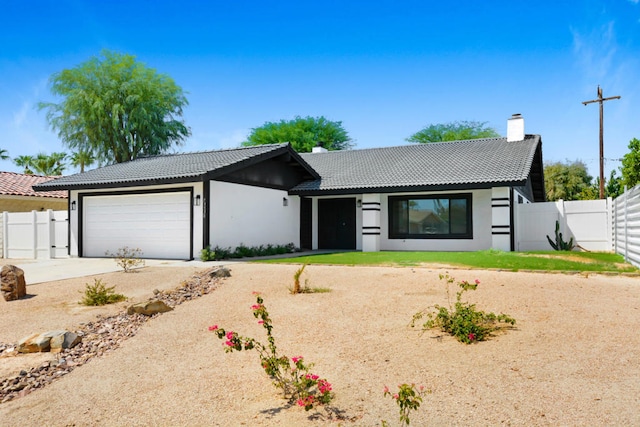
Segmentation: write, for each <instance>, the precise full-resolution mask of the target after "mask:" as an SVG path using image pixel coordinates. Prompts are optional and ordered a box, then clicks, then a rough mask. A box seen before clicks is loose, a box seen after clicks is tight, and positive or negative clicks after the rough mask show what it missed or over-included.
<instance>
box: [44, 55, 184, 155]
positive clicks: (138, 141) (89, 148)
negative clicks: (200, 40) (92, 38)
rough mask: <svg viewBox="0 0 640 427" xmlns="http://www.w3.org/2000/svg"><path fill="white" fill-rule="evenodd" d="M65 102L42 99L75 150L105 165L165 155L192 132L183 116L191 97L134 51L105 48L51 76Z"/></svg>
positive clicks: (61, 134) (54, 124) (50, 117)
mask: <svg viewBox="0 0 640 427" xmlns="http://www.w3.org/2000/svg"><path fill="white" fill-rule="evenodd" d="M50 84H51V92H52V93H53V94H54V95H57V96H60V97H62V98H63V100H62V102H60V103H58V104H56V103H40V104H39V107H40V109H45V110H47V120H48V122H49V124H50V126H51V127H52V128H53V129H54V130H57V132H58V136H59V137H60V139H61V140H62V141H63V143H64V144H66V145H67V146H68V147H69V148H70V149H72V150H73V151H78V152H79V151H86V152H90V153H92V154H93V155H94V156H95V159H96V160H97V161H98V162H101V163H106V164H110V163H120V162H126V161H129V160H133V159H135V158H137V157H139V156H144V155H155V154H161V153H164V152H166V151H167V150H169V149H170V148H171V147H172V146H173V145H174V144H176V145H179V144H181V143H182V142H183V141H184V139H185V138H186V137H188V136H189V135H190V130H189V128H188V127H186V126H185V124H184V122H183V121H182V120H181V117H182V108H183V107H184V106H185V105H187V99H186V97H185V95H184V93H183V91H182V88H180V86H178V85H176V83H175V82H174V81H173V79H172V78H171V77H169V76H168V75H166V74H159V73H157V72H156V70H154V69H152V68H147V67H146V66H145V65H144V64H142V63H140V62H136V60H135V57H134V56H132V55H126V54H120V53H115V52H110V51H107V50H105V51H102V53H101V56H100V57H93V58H91V59H89V60H88V61H86V62H84V63H82V64H80V65H78V66H76V67H75V68H71V69H67V70H62V71H61V72H59V73H56V74H53V75H52V76H51V78H50Z"/></svg>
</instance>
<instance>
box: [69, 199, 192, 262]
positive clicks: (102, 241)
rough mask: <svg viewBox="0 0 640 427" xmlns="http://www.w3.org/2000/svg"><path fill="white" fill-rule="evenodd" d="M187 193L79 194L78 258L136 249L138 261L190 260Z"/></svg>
mask: <svg viewBox="0 0 640 427" xmlns="http://www.w3.org/2000/svg"><path fill="white" fill-rule="evenodd" d="M191 194H192V192H191V191H190V190H189V191H170V192H160V193H158V192H154V193H130V194H92V195H83V196H82V200H81V203H80V206H81V210H82V212H80V214H81V218H82V226H81V227H80V229H81V230H82V236H81V244H82V250H81V254H82V255H81V256H84V257H104V256H105V253H106V252H107V251H108V252H110V253H115V252H117V251H118V249H119V248H122V247H124V246H128V247H129V248H140V249H141V250H142V258H154V259H192V258H193V256H192V247H193V245H192V232H191V230H192V211H191Z"/></svg>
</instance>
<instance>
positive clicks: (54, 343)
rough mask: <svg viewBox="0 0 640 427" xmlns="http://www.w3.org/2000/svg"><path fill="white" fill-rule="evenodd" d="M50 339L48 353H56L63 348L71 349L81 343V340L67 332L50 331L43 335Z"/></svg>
mask: <svg viewBox="0 0 640 427" xmlns="http://www.w3.org/2000/svg"><path fill="white" fill-rule="evenodd" d="M45 335H46V336H49V337H51V341H50V343H49V344H50V351H52V352H54V353H58V352H60V351H62V350H63V349H65V348H73V347H75V346H76V345H77V344H79V343H80V342H81V341H82V338H81V337H80V336H78V334H75V333H73V332H69V331H51V332H47V333H46V334H45Z"/></svg>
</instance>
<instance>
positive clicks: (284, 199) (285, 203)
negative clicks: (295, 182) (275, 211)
mask: <svg viewBox="0 0 640 427" xmlns="http://www.w3.org/2000/svg"><path fill="white" fill-rule="evenodd" d="M282 206H289V199H287V198H286V197H283V198H282Z"/></svg>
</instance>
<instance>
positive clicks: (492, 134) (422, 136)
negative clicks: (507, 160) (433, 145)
mask: <svg viewBox="0 0 640 427" xmlns="http://www.w3.org/2000/svg"><path fill="white" fill-rule="evenodd" d="M499 136H500V135H499V134H498V132H497V131H496V130H495V129H494V128H491V127H487V122H474V121H457V122H450V123H440V124H434V125H429V126H427V127H425V128H423V129H422V130H421V131H419V132H416V133H414V134H413V135H411V136H410V137H409V138H407V141H409V142H419V143H423V144H424V143H429V142H446V141H462V140H467V139H478V138H498V137H499Z"/></svg>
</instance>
